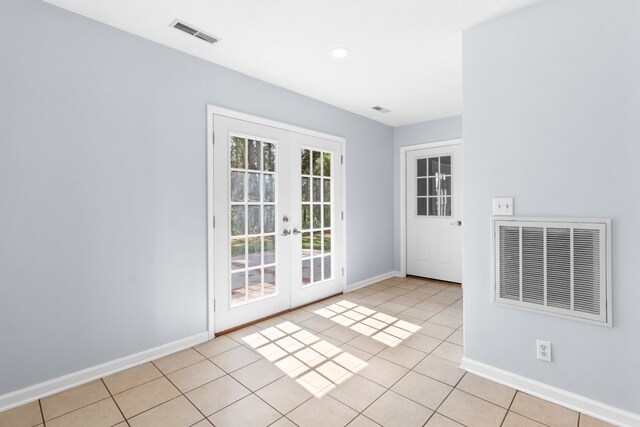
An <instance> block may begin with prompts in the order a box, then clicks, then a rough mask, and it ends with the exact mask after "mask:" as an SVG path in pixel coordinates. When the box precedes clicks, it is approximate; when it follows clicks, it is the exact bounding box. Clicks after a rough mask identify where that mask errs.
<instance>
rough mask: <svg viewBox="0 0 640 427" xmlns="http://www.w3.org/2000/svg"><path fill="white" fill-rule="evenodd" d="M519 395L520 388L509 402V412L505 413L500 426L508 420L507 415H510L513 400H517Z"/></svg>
mask: <svg viewBox="0 0 640 427" xmlns="http://www.w3.org/2000/svg"><path fill="white" fill-rule="evenodd" d="M514 390H515V389H514ZM517 395H518V390H516V392H515V393H513V397H512V398H511V402H510V403H509V407H508V408H507V412H506V413H505V414H504V418H502V422H501V423H500V427H502V426H503V425H504V422H505V421H506V420H507V416H508V415H509V412H511V406H513V402H515V400H516V396H517Z"/></svg>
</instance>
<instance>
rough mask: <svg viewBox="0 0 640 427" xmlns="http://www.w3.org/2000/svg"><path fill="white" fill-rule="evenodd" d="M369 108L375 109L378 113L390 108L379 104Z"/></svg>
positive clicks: (386, 111)
mask: <svg viewBox="0 0 640 427" xmlns="http://www.w3.org/2000/svg"><path fill="white" fill-rule="evenodd" d="M371 108H372V109H374V110H376V111H377V112H378V113H382V114H385V113H389V112H391V110H387V109H386V108H384V107H381V106H379V105H376V106H375V107H371Z"/></svg>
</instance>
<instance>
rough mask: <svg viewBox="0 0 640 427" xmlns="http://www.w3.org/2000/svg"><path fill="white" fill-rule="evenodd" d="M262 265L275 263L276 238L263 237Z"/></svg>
mask: <svg viewBox="0 0 640 427" xmlns="http://www.w3.org/2000/svg"><path fill="white" fill-rule="evenodd" d="M264 263H265V264H275V263H276V236H265V237H264Z"/></svg>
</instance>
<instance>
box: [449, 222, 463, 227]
mask: <svg viewBox="0 0 640 427" xmlns="http://www.w3.org/2000/svg"><path fill="white" fill-rule="evenodd" d="M451 225H457V226H458V227H462V221H455V222H452V223H451Z"/></svg>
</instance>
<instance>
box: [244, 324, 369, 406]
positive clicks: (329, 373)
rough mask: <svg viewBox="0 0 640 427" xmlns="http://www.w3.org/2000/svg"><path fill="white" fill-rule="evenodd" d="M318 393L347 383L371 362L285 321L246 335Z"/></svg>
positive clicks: (305, 385)
mask: <svg viewBox="0 0 640 427" xmlns="http://www.w3.org/2000/svg"><path fill="white" fill-rule="evenodd" d="M243 340H244V341H245V342H246V343H247V344H249V345H250V346H251V347H252V348H253V349H254V350H255V351H257V352H258V353H259V354H260V355H262V356H263V357H264V358H266V359H267V360H269V361H270V362H272V363H273V364H274V365H275V366H277V367H278V368H279V369H280V370H282V371H283V372H284V373H285V374H287V375H288V376H289V377H291V378H293V379H295V380H296V382H297V383H298V384H300V385H301V386H302V387H304V388H305V389H306V390H307V391H309V392H310V393H311V394H312V395H314V396H315V397H322V396H324V395H325V394H327V393H329V392H330V391H331V390H333V389H335V388H336V387H337V386H338V385H340V384H342V383H344V382H345V381H346V380H348V379H349V378H351V377H352V376H353V375H354V374H356V373H357V372H359V371H361V370H362V369H364V368H366V367H367V366H368V363H367V362H365V361H364V360H361V359H359V358H357V357H355V356H354V355H352V354H350V353H348V352H346V351H344V350H342V349H341V348H339V347H337V346H335V345H333V344H331V343H329V342H327V341H325V340H323V339H320V338H319V337H317V336H316V335H314V334H313V333H311V332H309V331H307V330H305V329H302V328H301V327H299V326H297V325H295V324H293V323H291V322H289V321H285V322H282V323H279V324H277V325H275V326H271V327H269V328H266V329H264V330H262V331H260V332H255V333H253V334H251V335H249V336H246V337H244V338H243Z"/></svg>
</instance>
